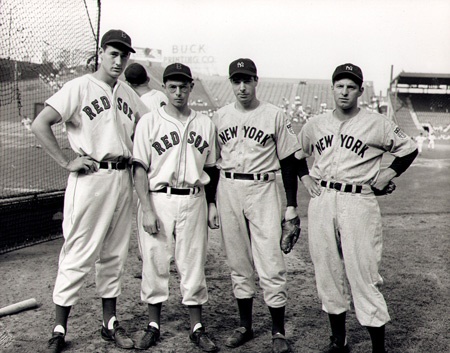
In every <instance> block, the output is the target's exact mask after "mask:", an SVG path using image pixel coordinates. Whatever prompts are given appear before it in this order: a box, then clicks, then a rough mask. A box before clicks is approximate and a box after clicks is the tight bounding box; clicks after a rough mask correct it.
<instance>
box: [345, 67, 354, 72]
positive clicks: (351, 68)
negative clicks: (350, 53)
mask: <svg viewBox="0 0 450 353" xmlns="http://www.w3.org/2000/svg"><path fill="white" fill-rule="evenodd" d="M345 69H346V70H348V71H353V66H346V67H345Z"/></svg>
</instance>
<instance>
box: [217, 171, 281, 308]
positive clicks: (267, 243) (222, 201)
mask: <svg viewBox="0 0 450 353" xmlns="http://www.w3.org/2000/svg"><path fill="white" fill-rule="evenodd" d="M217 205H218V212H219V217H220V228H221V231H222V243H223V247H224V249H225V253H226V255H227V259H228V265H229V267H230V269H231V280H232V284H233V293H234V296H235V297H236V298H237V299H246V298H252V297H254V296H255V293H256V285H255V269H256V271H257V272H258V275H259V281H260V286H261V288H262V290H263V294H264V300H265V302H266V304H267V305H268V306H270V307H274V308H278V307H282V306H285V305H286V300H287V292H286V265H285V263H284V257H283V253H282V252H281V249H280V239H281V197H280V194H279V190H278V186H277V184H276V181H275V180H272V181H269V182H260V181H249V180H233V179H226V178H224V177H223V176H221V178H220V181H219V185H218V190H217Z"/></svg>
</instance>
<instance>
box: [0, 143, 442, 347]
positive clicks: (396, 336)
mask: <svg viewBox="0 0 450 353" xmlns="http://www.w3.org/2000/svg"><path fill="white" fill-rule="evenodd" d="M449 152H450V146H449V145H448V144H447V143H443V142H438V144H437V147H436V149H435V150H433V151H431V150H426V149H425V150H424V152H423V154H422V155H421V156H419V157H418V159H417V160H416V161H415V162H414V164H413V165H412V166H411V168H410V169H409V170H408V171H407V172H406V173H405V174H404V175H403V176H402V177H401V178H399V179H398V180H396V183H397V190H396V191H395V192H394V194H392V195H390V196H385V197H380V198H379V201H380V207H381V210H382V214H383V229H384V255H383V260H382V264H381V269H380V272H381V275H382V276H383V278H384V280H385V285H384V288H383V289H382V292H383V293H384V295H385V298H386V301H387V303H388V307H389V311H390V315H391V318H392V321H391V322H390V323H388V324H387V347H388V349H389V353H428V352H430V353H444V352H448V351H449V347H450V336H449V329H448V324H449V321H448V318H449V309H448V304H449V298H450V272H449V250H450V237H449V229H450V220H449V219H450V200H449V194H450V178H449V171H450V153H449ZM385 163H389V160H386V162H385ZM308 199H309V198H308V196H307V195H306V192H305V189H304V188H303V187H302V186H300V188H299V212H300V214H301V216H302V236H301V238H300V240H299V242H298V243H297V245H296V247H295V249H294V251H293V252H292V253H291V254H289V255H287V256H286V257H285V258H286V262H287V266H288V281H289V282H288V284H289V301H288V305H287V316H286V330H287V338H288V340H289V343H290V345H291V347H292V350H293V352H304V353H318V352H320V350H321V348H322V347H323V346H324V345H326V343H327V341H328V336H329V328H328V321H327V316H326V314H324V313H323V312H322V311H321V309H320V302H319V300H318V298H317V293H316V288H315V280H314V272H313V267H312V263H311V259H310V256H309V252H308V241H307V232H308V227H307V214H306V210H307V204H308ZM133 229H135V227H134V228H133ZM219 238H220V237H219V232H218V231H211V232H210V243H209V252H208V260H207V267H206V273H207V283H208V288H209V295H210V300H209V302H208V304H207V305H206V306H205V308H204V309H205V312H204V322H205V324H206V326H207V329H208V331H209V332H210V333H211V335H212V336H213V337H214V339H215V341H216V343H217V344H218V345H219V347H220V351H221V352H235V353H244V352H246V353H247V352H250V353H269V352H270V351H271V342H270V320H269V314H268V311H267V309H266V307H265V305H264V303H263V300H262V294H261V292H258V295H257V297H256V299H255V307H254V329H255V334H256V337H255V339H254V340H253V341H251V342H249V343H247V344H246V345H244V346H243V347H240V348H237V349H234V350H231V349H227V348H226V347H225V346H224V342H225V339H226V338H227V336H228V334H229V332H230V330H232V329H233V328H234V327H235V326H236V325H237V323H238V319H237V308H236V305H235V301H234V299H233V295H232V290H231V281H230V278H229V270H228V267H227V265H226V259H225V257H224V255H223V253H222V251H221V245H220V240H219ZM61 245H62V239H57V240H54V241H50V242H47V243H43V244H38V245H35V246H32V247H29V248H25V249H21V250H18V251H14V252H10V253H6V254H4V255H0V268H1V270H2V276H1V277H0V286H1V288H2V290H1V291H0V307H3V306H6V305H9V304H12V303H15V302H18V301H21V300H25V299H28V298H31V297H34V298H36V299H37V301H38V303H39V304H40V306H39V307H38V308H36V309H33V310H29V311H26V312H22V313H19V314H16V315H11V316H6V317H3V318H1V321H0V352H4V353H16V352H27V353H28V352H44V351H45V350H44V347H45V344H46V341H47V339H48V338H49V334H50V332H51V328H52V323H53V320H54V313H53V303H52V298H51V295H52V290H53V285H54V280H55V276H56V271H57V264H58V255H59V250H60V248H61ZM137 253H138V249H137V242H136V235H135V234H134V235H133V237H132V242H131V247H130V254H129V259H128V262H127V267H126V273H125V275H124V279H123V287H122V288H123V290H122V295H121V296H120V298H119V301H118V316H119V319H120V320H121V322H122V324H123V325H124V326H125V327H126V328H127V329H128V331H129V333H130V334H131V336H132V337H136V336H137V335H138V334H139V333H140V330H141V329H142V328H143V327H144V326H145V324H146V322H145V321H146V306H145V304H143V303H142V302H141V301H140V293H139V291H140V280H139V279H137V278H135V277H134V274H135V273H136V272H138V271H139V270H140V269H139V267H140V265H141V263H140V262H139V260H138V256H137ZM92 272H93V271H91V274H90V275H89V276H88V279H87V282H86V285H85V288H84V289H83V291H82V299H81V300H80V302H79V303H78V304H77V305H76V306H75V307H74V309H73V310H72V313H71V317H70V320H69V328H68V334H67V341H68V347H67V350H66V351H67V352H72V353H75V352H77V353H85V352H101V353H106V352H109V353H115V352H122V351H123V350H120V349H117V348H115V347H114V346H113V345H111V344H110V343H107V342H104V341H102V340H101V338H100V335H99V329H100V325H101V319H100V317H101V310H100V305H99V304H100V300H99V298H98V297H97V296H96V293H95V283H94V274H93V273H92ZM172 275H173V276H172V279H171V297H170V299H169V301H168V302H167V303H165V304H164V307H163V317H162V326H161V329H162V331H161V332H162V336H161V341H160V342H158V345H157V346H156V347H153V348H151V349H150V350H149V351H151V352H159V353H174V352H176V353H186V352H188V353H189V352H192V353H193V352H197V351H198V350H197V349H196V347H195V346H193V345H192V344H191V343H190V342H189V339H188V329H189V322H188V313H187V310H186V309H185V308H184V307H183V306H182V305H181V304H180V300H181V298H180V294H179V288H178V275H177V274H176V270H175V268H172ZM347 326H348V340H349V344H350V345H351V347H352V352H353V353H367V352H370V340H369V336H368V334H367V332H366V330H365V329H364V328H362V327H361V326H360V325H359V324H358V322H357V321H356V318H355V315H354V312H353V311H351V312H350V313H349V315H348V320H347Z"/></svg>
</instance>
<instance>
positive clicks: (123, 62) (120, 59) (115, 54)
mask: <svg viewBox="0 0 450 353" xmlns="http://www.w3.org/2000/svg"><path fill="white" fill-rule="evenodd" d="M99 55H100V58H101V63H102V65H101V68H102V70H104V71H105V73H106V74H107V75H109V76H110V77H112V78H116V79H118V78H119V76H120V75H121V74H122V72H123V70H125V67H126V66H127V63H128V59H129V58H130V52H129V51H128V50H124V49H123V50H122V49H118V48H116V47H113V46H110V45H107V46H106V48H105V49H103V48H100V51H99Z"/></svg>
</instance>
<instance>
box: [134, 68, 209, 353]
mask: <svg viewBox="0 0 450 353" xmlns="http://www.w3.org/2000/svg"><path fill="white" fill-rule="evenodd" d="M163 82H164V88H165V91H166V93H167V95H168V97H169V103H168V104H167V105H165V106H164V107H162V108H160V109H157V110H153V111H151V112H150V113H149V114H146V115H145V116H144V117H143V118H142V119H141V121H140V122H139V124H138V126H137V128H136V135H135V145H134V154H133V157H134V178H135V188H136V191H137V194H138V196H139V204H138V232H139V234H138V236H139V243H140V246H139V249H140V250H141V256H142V260H143V266H142V286H141V299H142V300H143V301H144V302H145V303H147V304H148V315H149V321H148V322H149V324H148V325H147V327H146V328H145V330H144V333H143V334H142V335H141V337H140V338H139V339H138V340H137V342H136V348H138V349H148V348H149V347H150V346H153V345H155V344H156V341H157V340H158V338H159V336H160V321H161V308H162V303H163V302H165V301H167V299H168V297H169V276H170V261H171V258H172V257H174V260H175V264H176V266H177V269H178V272H179V274H180V289H181V294H182V297H183V299H182V303H183V304H184V305H186V306H187V307H188V310H189V315H190V323H191V332H190V335H189V338H190V340H191V341H192V342H194V343H195V344H196V345H197V346H199V347H200V348H201V349H202V350H204V351H206V352H213V351H215V350H217V347H216V345H215V344H214V343H213V342H212V341H211V339H210V338H209V337H208V335H207V333H206V332H205V328H204V326H203V322H202V305H203V304H205V303H206V302H207V300H208V291H207V287H206V278H205V261H206V250H207V240H208V217H207V204H206V198H205V185H206V184H208V182H209V181H210V177H209V176H208V173H210V172H208V170H211V169H215V168H213V167H214V165H215V163H216V149H215V148H216V142H215V129H214V125H213V123H212V122H211V119H210V118H209V117H208V116H206V115H204V114H201V113H197V112H195V111H194V110H192V109H190V108H189V107H188V101H189V95H190V93H191V91H192V89H193V87H194V83H193V78H192V75H191V70H190V69H189V67H187V66H186V65H183V64H179V63H175V64H171V65H169V66H167V67H166V69H165V70H164V74H163ZM214 227H216V226H215V225H214Z"/></svg>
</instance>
